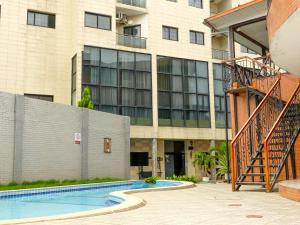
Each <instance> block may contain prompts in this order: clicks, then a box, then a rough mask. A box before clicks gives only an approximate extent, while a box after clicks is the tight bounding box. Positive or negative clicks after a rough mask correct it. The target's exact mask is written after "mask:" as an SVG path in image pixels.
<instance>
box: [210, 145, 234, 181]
mask: <svg viewBox="0 0 300 225" xmlns="http://www.w3.org/2000/svg"><path fill="white" fill-rule="evenodd" d="M228 148H230V146H228ZM209 152H210V153H212V154H213V155H215V159H216V169H217V174H216V175H217V176H219V177H223V176H224V175H226V174H227V171H229V172H230V166H229V167H228V165H230V155H229V157H228V159H229V163H228V162H227V146H226V143H225V142H224V143H222V144H220V145H219V146H217V147H212V148H210V149H209ZM229 154H230V149H229Z"/></svg>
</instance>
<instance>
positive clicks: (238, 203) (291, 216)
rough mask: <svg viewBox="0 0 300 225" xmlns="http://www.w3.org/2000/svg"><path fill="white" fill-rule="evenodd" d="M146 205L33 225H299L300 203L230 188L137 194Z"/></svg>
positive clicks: (200, 187) (203, 186)
mask: <svg viewBox="0 0 300 225" xmlns="http://www.w3.org/2000/svg"><path fill="white" fill-rule="evenodd" d="M134 195H135V196H137V197H140V198H143V199H144V200H146V201H147V205H146V206H144V207H142V208H138V209H135V210H131V211H127V212H122V213H115V214H109V215H102V216H95V217H87V218H80V219H71V220H61V221H51V222H39V223H32V225H45V224H51V225H202V224H205V225H235V224H236V225H252V224H253V225H260V224H267V225H275V224H276V225H282V224H283V225H298V224H299V225H300V203H299V202H293V201H290V200H287V199H284V198H282V197H280V196H279V194H278V193H277V192H275V193H265V192H262V191H239V192H231V186H230V185H228V184H199V185H197V187H195V188H191V189H184V190H174V191H162V192H147V193H138V194H134Z"/></svg>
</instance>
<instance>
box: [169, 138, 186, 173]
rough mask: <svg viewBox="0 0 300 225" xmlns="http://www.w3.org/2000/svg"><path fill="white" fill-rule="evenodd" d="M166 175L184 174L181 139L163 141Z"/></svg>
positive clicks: (182, 143)
mask: <svg viewBox="0 0 300 225" xmlns="http://www.w3.org/2000/svg"><path fill="white" fill-rule="evenodd" d="M165 173H166V177H171V176H173V175H176V176H181V175H185V155H184V142H183V141H165Z"/></svg>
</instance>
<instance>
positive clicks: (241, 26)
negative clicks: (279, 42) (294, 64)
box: [205, 0, 269, 54]
mask: <svg viewBox="0 0 300 225" xmlns="http://www.w3.org/2000/svg"><path fill="white" fill-rule="evenodd" d="M267 2H268V1H267V0H254V1H251V2H248V3H246V4H243V5H239V6H237V7H235V8H232V9H229V10H226V11H224V12H221V13H218V14H216V15H214V16H211V17H209V18H207V19H205V24H207V25H208V26H210V27H211V28H212V30H213V31H215V32H217V33H219V32H224V34H225V35H227V33H226V31H228V30H229V27H233V28H234V41H236V42H238V43H239V44H241V45H244V46H245V47H247V48H249V49H251V50H253V51H255V52H257V53H259V54H261V53H262V49H263V48H265V49H268V48H269V43H268V33H267V24H266V16H267V12H268V3H267ZM213 35H214V33H213Z"/></svg>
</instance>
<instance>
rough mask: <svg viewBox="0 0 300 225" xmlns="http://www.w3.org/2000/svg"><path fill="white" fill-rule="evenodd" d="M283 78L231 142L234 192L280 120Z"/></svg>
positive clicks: (278, 80) (277, 82)
mask: <svg viewBox="0 0 300 225" xmlns="http://www.w3.org/2000/svg"><path fill="white" fill-rule="evenodd" d="M280 80H281V77H280V76H279V78H278V79H277V81H276V82H275V84H273V86H272V88H271V89H270V91H269V92H268V93H267V95H266V96H265V97H264V99H263V100H262V101H261V102H260V104H259V105H258V107H257V108H256V109H255V111H254V112H253V113H252V115H251V116H250V118H249V119H248V120H247V122H246V123H245V124H244V126H243V127H242V128H241V129H240V131H239V132H238V133H237V135H236V136H235V138H234V139H233V140H232V142H231V168H232V190H233V191H235V190H236V182H237V180H238V179H239V177H240V176H241V175H242V174H245V173H247V172H248V169H249V167H248V166H249V165H250V164H251V162H252V160H253V158H255V155H256V154H257V151H258V150H259V149H262V146H263V145H262V144H263V141H264V139H265V137H266V136H267V134H268V133H269V131H270V129H271V128H272V127H273V124H274V122H275V121H276V119H277V118H278V116H279V114H280V112H281V110H282V108H283V105H282V99H281V89H280Z"/></svg>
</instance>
